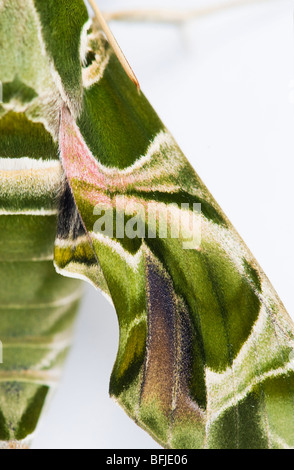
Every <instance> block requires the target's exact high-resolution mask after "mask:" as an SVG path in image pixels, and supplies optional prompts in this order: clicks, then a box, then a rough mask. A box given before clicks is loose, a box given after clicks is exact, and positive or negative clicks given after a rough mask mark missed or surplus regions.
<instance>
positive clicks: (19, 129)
mask: <svg viewBox="0 0 294 470" xmlns="http://www.w3.org/2000/svg"><path fill="white" fill-rule="evenodd" d="M0 135H1V139H0V157H6V158H21V157H30V158H36V159H39V158H43V159H44V160H46V159H47V160H57V159H58V151H57V145H56V143H54V141H53V139H52V136H51V134H49V132H47V131H46V129H45V127H44V126H43V124H41V123H37V122H32V121H30V120H29V119H28V117H27V116H26V115H25V114H24V113H14V112H13V111H11V112H9V113H7V114H5V116H3V117H2V118H1V119H0Z"/></svg>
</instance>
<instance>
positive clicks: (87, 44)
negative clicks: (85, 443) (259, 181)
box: [0, 0, 294, 449]
mask: <svg viewBox="0 0 294 470" xmlns="http://www.w3.org/2000/svg"><path fill="white" fill-rule="evenodd" d="M24 31H25V33H24ZM24 34H25V35H28V37H25V38H24V37H23V35H24ZM2 38H5V44H4V41H3V40H2ZM6 38H7V41H6ZM16 38H17V40H16ZM24 39H25V40H24ZM0 41H1V50H2V51H4V52H3V54H2V53H1V58H0V79H1V81H2V82H3V84H4V103H3V104H2V107H1V109H0V116H1V119H0V128H1V137H2V136H3V138H1V143H0V149H1V154H2V155H0V156H1V157H2V158H1V160H0V177H1V178H2V180H1V189H0V196H1V208H2V205H3V209H2V212H1V213H0V214H1V216H0V224H3V229H2V230H1V242H2V243H1V245H0V247H1V246H2V247H4V246H5V249H4V250H2V251H3V252H4V253H3V254H2V251H1V256H2V257H3V261H2V258H1V261H2V263H1V264H2V266H3V273H4V274H3V276H2V279H5V281H3V283H2V281H1V287H0V289H1V300H2V298H3V299H6V300H5V302H6V303H4V302H3V305H7V306H9V305H10V306H11V305H12V306H14V304H15V302H16V301H17V300H18V301H19V302H21V301H22V305H23V306H24V309H23V311H22V313H20V315H19V316H16V317H15V321H14V320H13V321H12V320H11V318H12V317H11V316H9V321H8V315H9V309H6V310H5V309H4V310H5V312H4V313H3V314H2V312H1V316H0V326H1V339H2V340H3V342H4V346H5V341H6V340H5V338H8V343H9V344H10V342H13V341H15V342H16V343H17V348H16V349H14V350H13V348H11V351H13V353H12V355H11V360H10V361H8V360H7V361H8V362H5V361H4V364H3V366H2V368H1V366H0V371H1V374H2V377H3V387H4V388H3V393H2V394H1V395H0V404H1V407H0V410H1V413H2V415H1V416H0V429H2V437H1V436H0V439H2V440H3V441H7V440H8V441H9V440H11V439H18V440H19V439H22V438H24V437H26V436H27V435H28V434H30V433H31V432H32V431H33V427H34V426H32V425H31V424H30V423H29V420H30V419H31V417H32V416H35V418H36V419H35V420H34V423H35V424H36V421H37V418H38V415H39V412H40V410H41V408H42V404H43V402H44V400H45V395H46V394H47V392H48V388H49V382H50V381H49V379H48V375H47V374H49V375H50V374H51V372H52V370H53V371H54V370H55V362H57V355H56V356H54V355H52V349H51V353H50V354H49V355H47V353H46V354H44V357H46V359H48V357H50V358H52V357H53V356H54V360H52V364H51V363H48V360H47V362H46V360H45V359H44V357H40V356H38V354H37V353H36V354H35V355H34V356H33V357H32V355H31V351H32V350H33V349H34V348H33V347H30V348H28V347H27V346H28V345H27V344H26V343H25V347H24V348H23V349H22V350H21V348H20V344H19V343H20V342H22V341H23V339H25V338H27V341H29V342H30V344H31V346H33V345H35V341H36V339H33V338H35V337H38V338H40V337H42V335H44V336H46V335H47V334H48V331H50V334H51V333H52V332H53V333H54V334H55V333H56V332H57V333H58V334H57V336H58V337H59V334H60V332H61V331H62V333H64V332H65V330H66V329H67V328H65V326H64V325H65V324H67V323H66V322H63V321H61V322H60V323H59V322H57V317H58V314H57V313H56V312H55V313H54V314H53V317H54V321H56V323H54V321H53V317H52V316H50V314H49V313H48V315H47V313H46V314H44V313H40V312H39V311H38V309H36V310H33V312H34V315H32V310H29V311H28V309H27V310H26V306H27V305H29V306H30V307H31V303H32V298H29V295H30V294H29V293H30V292H31V289H32V287H31V286H34V289H33V291H34V292H33V294H31V295H32V296H33V301H34V302H36V303H38V305H39V306H40V305H42V304H44V303H45V302H46V301H47V298H45V299H43V300H42V297H41V292H42V289H41V288H40V287H38V284H37V281H36V280H35V279H34V277H33V276H34V270H33V269H32V267H31V265H29V264H28V263H29V262H30V263H32V261H29V259H27V258H29V256H31V257H32V256H33V257H34V259H35V258H38V257H39V256H42V257H46V258H47V256H48V257H50V256H51V248H52V243H53V238H52V237H53V233H54V231H55V229H56V224H57V237H56V240H55V256H54V263H55V267H56V270H57V272H58V273H60V274H62V275H63V277H61V276H58V275H57V274H54V273H53V271H50V270H52V269H53V268H52V261H50V260H47V261H43V263H44V264H42V269H43V271H44V272H43V274H42V276H43V277H41V276H40V274H38V281H39V282H40V279H43V281H44V282H43V284H42V285H43V286H45V285H46V289H45V293H46V295H49V293H50V299H51V301H52V302H53V303H56V302H57V303H58V302H59V299H66V298H67V296H69V297H70V295H71V293H72V292H77V291H78V292H79V290H78V289H79V288H77V283H78V282H79V281H77V280H69V279H66V278H65V277H64V276H66V275H67V276H69V277H74V278H80V279H87V280H88V281H90V282H91V283H92V284H94V285H95V286H96V287H97V288H99V289H100V290H101V291H102V292H103V293H104V294H105V295H107V296H108V297H109V298H110V299H111V301H112V302H113V304H114V307H115V309H116V312H117V315H118V320H119V326H120V343H119V349H118V355H117V359H116V363H115V365H114V369H113V373H112V377H111V383H110V393H111V395H112V396H113V398H114V399H116V400H117V401H118V402H119V403H120V405H121V406H122V407H123V408H124V409H125V410H126V412H127V413H128V414H129V415H130V416H131V417H132V418H133V419H134V420H135V422H136V423H138V424H139V425H140V426H142V427H143V428H144V429H146V430H147V431H148V432H149V433H150V434H151V435H152V436H153V437H154V438H155V439H156V440H157V441H158V442H159V443H160V444H161V445H163V446H164V447H167V448H208V449H214V448H218V449H238V448H240V449H241V448H243V449H251V448H260V449H261V448H294V423H293V418H292V417H293V412H294V375H293V370H294V354H293V345H294V329H293V324H292V321H291V319H290V318H289V316H288V314H287V313H286V311H285V309H284V307H283V305H282V304H281V302H280V300H279V298H278V296H277V294H276V293H275V291H274V290H273V288H272V286H271V285H270V283H269V281H268V279H267V278H266V276H265V275H264V273H263V271H262V270H261V269H260V267H259V266H258V264H257V263H256V261H255V259H254V258H253V256H252V255H251V253H250V252H249V251H248V249H247V247H246V246H245V245H244V243H243V241H242V240H241V239H240V237H239V235H238V234H237V233H236V231H235V230H234V228H233V227H232V225H231V224H230V222H229V221H228V220H227V218H226V216H225V215H224V214H223V212H222V211H221V209H220V208H219V206H218V205H217V203H216V202H215V201H214V199H213V197H212V196H211V195H210V193H209V192H208V190H207V189H206V187H205V186H204V184H203V183H202V181H201V180H200V179H199V177H198V176H197V175H196V173H195V171H194V170H193V169H192V168H191V166H190V164H189V163H188V162H187V160H186V159H185V157H184V156H183V154H182V153H181V151H180V149H179V148H178V146H177V144H176V142H175V141H174V139H173V138H172V137H171V135H170V134H169V132H168V131H167V130H166V128H165V127H164V126H163V124H162V123H161V121H160V119H159V118H158V116H157V115H156V113H155V112H154V110H153V108H152V107H151V106H150V104H149V103H148V101H147V99H146V98H145V97H144V95H143V94H140V95H139V94H138V92H137V89H136V87H135V86H134V85H133V84H132V83H131V82H130V81H129V79H128V77H127V76H126V75H125V73H124V71H123V70H122V67H121V65H120V64H119V62H118V60H117V59H116V57H115V56H114V54H113V53H112V50H111V49H110V47H109V45H108V43H107V41H106V40H105V38H104V35H103V34H102V32H101V31H100V30H99V26H98V25H97V24H96V23H95V22H94V23H93V24H91V23H90V22H89V21H88V17H87V13H86V9H85V5H84V2H82V1H81V0H74V1H69V0H58V1H56V0H55V1H53V0H52V1H49V2H45V3H44V2H42V1H41V0H40V1H39V0H28V2H27V4H26V7H23V3H22V2H21V1H20V0H13V1H11V0H2V1H0ZM28 45H30V46H28ZM35 63H36V66H34V67H32V64H35ZM1 146H2V148H1ZM20 149H22V150H21V154H20ZM58 150H59V152H60V157H61V164H62V167H61V166H59V164H58V162H57V160H56V158H57V155H58ZM45 153H46V154H45ZM20 157H22V158H20ZM12 160H13V161H15V160H16V161H17V164H15V162H14V166H13V162H12ZM44 160H50V161H49V162H48V161H47V162H44ZM32 161H33V163H32ZM28 165H30V166H28ZM12 170H13V172H12ZM16 170H17V171H16ZM20 171H21V172H24V173H22V174H21V179H20V180H19V179H18V178H19V172H20ZM9 172H10V173H9ZM38 172H39V173H40V175H39V173H38ZM49 172H53V173H52V174H51V176H49ZM54 172H55V173H54ZM63 173H64V174H63ZM53 174H55V178H54V177H53V176H52V175H53ZM41 175H42V177H44V180H45V181H46V182H47V184H41V183H40V181H41V180H40V176H41ZM46 175H47V176H46ZM9 178H10V179H9ZM46 178H47V179H46ZM2 181H4V183H3V184H2ZM19 181H21V184H20V183H19ZM54 181H55V183H56V184H53V183H54ZM2 188H3V189H2ZM5 188H6V189H5ZM57 201H58V209H57ZM199 205H201V212H199V210H195V207H196V208H199ZM7 211H8V212H7ZM13 211H14V213H13V214H11V213H10V212H13ZM48 211H49V212H50V213H49V212H48ZM13 217H14V218H13ZM56 218H58V222H57V220H56ZM10 220H11V224H12V225H11V228H10V225H9V223H10ZM162 220H167V221H168V224H167V227H166V234H162V226H161V225H160V221H162ZM179 220H180V221H181V230H179V231H178V223H179ZM22 221H25V222H26V224H27V225H26V224H24V225H23V226H24V227H25V229H24V232H23V233H21V234H20V233H19V232H16V231H15V225H13V224H19V223H22ZM50 221H51V231H50V234H51V235H50V237H51V238H50V237H49V238H50V240H49V239H48V240H47V239H46V237H45V235H43V232H42V233H41V230H44V233H45V234H46V236H47V237H48V234H49V230H47V229H46V227H45V226H46V224H47V223H48V224H49V222H50ZM150 221H151V225H152V230H151V232H149V228H150ZM35 224H37V225H35ZM106 225H109V226H110V227H111V228H112V229H113V234H112V236H111V235H110V234H109V232H107V233H106V231H105V227H106ZM122 227H123V232H122V231H121V228H122ZM1 228H2V227H1ZM10 233H12V234H14V236H15V237H17V236H16V235H15V233H18V234H19V237H18V238H17V240H16V241H15V242H14V241H13V240H14V238H13V236H12V235H11V236H10ZM129 233H131V234H132V236H129V235H128V234H129ZM26 234H28V237H27V239H26V237H25V235H26ZM200 235H201V239H200ZM34 237H35V238H34ZM34 240H36V241H35V243H34ZM46 240H47V241H46ZM10 244H11V246H12V249H11V251H9V250H7V246H8V247H9V246H10ZM16 247H17V248H16ZM39 252H40V253H39ZM6 256H7V258H5V257H6ZM20 258H21V260H22V261H21V267H22V268H21V269H20V268H19V267H18V266H17V265H16V264H14V263H19V259H20ZM36 263H37V262H36V261H35V260H34V265H33V266H34V267H35V266H36V267H38V268H40V269H41V263H37V264H36ZM45 263H47V264H46V267H48V270H49V271H50V272H52V276H53V277H54V282H55V280H56V286H55V284H54V282H53V281H52V280H51V278H50V274H49V271H48V274H45V268H44V266H45ZM6 273H8V275H7V274H6ZM16 273H17V275H16ZM9 275H10V278H9ZM7 276H8V277H7ZM78 285H79V284H78ZM16 286H21V288H20V287H18V288H17V287H16ZM16 292H18V294H17V295H18V297H19V298H18V299H17V296H16ZM70 292H71V293H70ZM46 295H45V297H46ZM72 300H73V299H72ZM77 301H78V300H77V298H76V299H75V300H74V301H73V302H77ZM1 304H2V303H1ZM74 305H76V304H75V303H74ZM54 307H56V305H54ZM1 308H2V307H1ZM64 308H65V305H64ZM67 308H68V310H67V314H66V315H65V314H61V313H60V317H58V318H61V317H62V318H63V319H65V318H67V319H68V318H69V317H71V316H73V312H74V307H73V305H70V303H67ZM37 311H38V313H37ZM46 312H49V310H47V309H46ZM35 314H36V315H35ZM5 315H6V317H5ZM38 315H39V318H42V321H41V320H40V321H37V320H36V319H37V317H38ZM5 318H7V321H6V320H5ZM25 318H26V319H27V318H29V319H32V325H31V326H30V323H27V321H26V320H25ZM33 319H34V320H33ZM50 322H51V323H50ZM53 323H54V325H55V326H54V327H53ZM48 324H50V327H49V326H48ZM24 325H26V328H27V330H26V329H25V326H24ZM36 325H38V329H35V326H36ZM41 325H42V326H41ZM57 325H58V326H57ZM61 325H62V326H61ZM67 326H68V324H67ZM5 328H6V329H7V333H6V334H5V335H4V334H3V338H2V330H3V332H4V331H6V330H5ZM26 332H27V333H26ZM45 332H46V334H45ZM26 334H27V337H26ZM9 335H10V336H9ZM53 336H54V335H53ZM11 337H12V338H13V341H12V340H10V339H9V338H11ZM18 337H20V338H21V341H20V340H19V339H18ZM15 338H16V339H15ZM54 338H55V340H56V337H54ZM47 339H48V338H47V336H46V341H47ZM9 341H10V342H9ZM47 342H48V341H47ZM61 343H62V341H61ZM61 343H58V344H61ZM22 344H23V342H22ZM62 344H64V343H62ZM42 346H43V349H42V351H43V352H44V345H43V344H42ZM54 348H55V349H54V350H56V345H55V346H54ZM27 351H29V353H28V352H27ZM4 354H5V350H4ZM7 357H8V356H7ZM55 359H56V361H55ZM49 362H50V361H49ZM8 364H10V366H9V369H7V370H6V369H5V368H6V367H8ZM15 364H17V366H16V365H15ZM40 364H41V366H40ZM32 370H33V371H34V373H35V374H44V373H45V372H44V371H46V374H45V375H46V377H45V379H44V380H41V378H40V376H39V377H38V379H37V380H35V382H33V381H32V379H31V376H29V379H27V378H26V379H24V376H25V377H27V376H28V375H29V374H31V373H32ZM35 371H37V372H35ZM5 374H6V375H5ZM15 374H16V375H15ZM20 374H22V375H21V377H19V375H20ZM26 380H27V382H26ZM36 381H37V385H36ZM23 384H25V385H23ZM21 387H25V388H24V389H22V388H21ZM30 387H37V388H30ZM44 387H45V388H44ZM11 391H12V393H11ZM15 396H17V397H20V398H19V403H18V401H17V400H16V399H15ZM32 397H34V398H32ZM12 403H13V405H12ZM11 410H14V411H13V414H14V418H13V419H12V418H11V413H12V411H11ZM17 410H18V411H17ZM15 423H16V424H15ZM23 423H25V424H23ZM16 427H17V429H21V430H22V431H15V430H14V429H15V428H16Z"/></svg>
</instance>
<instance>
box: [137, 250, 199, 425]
mask: <svg viewBox="0 0 294 470" xmlns="http://www.w3.org/2000/svg"><path fill="white" fill-rule="evenodd" d="M146 280H147V283H146V284H147V311H148V338H147V357H146V362H145V369H144V377H143V384H142V394H141V403H143V402H144V403H148V402H150V403H151V402H153V401H154V400H155V401H156V402H157V403H158V404H159V405H160V408H161V410H162V412H163V413H164V414H165V416H166V417H167V418H170V420H171V425H172V424H176V423H175V422H176V421H178V420H181V419H188V420H191V419H192V420H197V421H198V422H199V419H200V420H202V419H203V412H202V410H201V409H200V408H199V406H198V405H197V403H195V401H193V400H192V399H191V397H190V391H189V383H190V378H191V371H192V354H193V330H192V324H191V320H190V318H189V313H188V311H187V309H186V307H185V304H184V302H183V301H181V300H180V299H178V298H177V296H176V294H175V291H174V286H173V282H172V279H171V278H170V276H169V275H168V273H167V272H166V270H165V269H164V267H163V266H162V265H161V263H160V262H159V261H157V260H156V258H153V257H151V255H147V256H146Z"/></svg>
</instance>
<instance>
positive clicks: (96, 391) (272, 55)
mask: <svg viewBox="0 0 294 470" xmlns="http://www.w3.org/2000/svg"><path fill="white" fill-rule="evenodd" d="M217 1H218V2H219V3H220V2H221V1H222V0H203V1H199V0H144V1H143V0H133V1H131V0H107V1H106V0H100V2H99V6H100V7H101V8H102V9H104V10H113V9H116V8H118V9H122V8H127V7H137V8H143V7H144V6H145V7H149V8H150V7H164V8H171V7H179V8H188V7H194V8H195V7H197V6H199V5H207V4H208V3H215V2H217ZM293 11H294V4H293V1H292V0H278V1H271V0H268V1H265V2H263V3H262V4H260V5H255V6H254V5H250V6H249V7H245V8H239V9H234V10H232V11H227V12H226V13H224V14H221V15H220V14H219V15H217V16H214V17H210V18H207V19H202V20H198V21H194V22H193V23H191V24H189V25H186V26H185V27H182V28H179V27H175V26H170V25H165V26H164V25H152V24H148V25H147V24H137V25H134V24H129V23H125V24H118V23H112V25H111V27H112V29H113V31H114V33H115V35H116V37H117V39H118V40H119V43H120V44H121V46H122V49H123V50H124V52H125V54H126V56H127V58H128V59H129V61H130V63H131V64H132V66H133V68H134V70H135V71H136V73H137V75H138V78H139V81H140V83H141V87H142V89H143V91H144V92H145V94H146V95H147V97H148V98H149V99H150V101H151V103H152V104H153V106H154V107H155V109H156V110H157V111H158V113H159V115H160V117H161V118H162V119H163V121H164V122H165V124H166V125H167V126H168V128H169V129H170V130H171V132H172V133H173V134H174V136H175V138H176V139H177V141H178V143H179V144H180V146H181V147H182V149H183V151H184V152H185V154H186V155H187V157H188V158H189V160H190V161H191V162H192V163H193V165H194V167H195V168H196V170H197V172H198V173H199V175H200V176H201V178H202V179H203V180H204V182H205V183H206V185H207V186H208V188H209V189H210V191H211V192H212V194H213V195H214V197H215V198H216V200H217V201H218V202H219V203H220V205H221V206H222V208H223V209H224V211H225V212H226V214H227V215H228V216H229V218H230V219H231V221H232V222H233V224H234V225H235V227H236V228H237V230H238V231H239V232H240V234H241V235H242V237H243V238H244V239H245V241H246V243H247V244H248V246H249V248H250V249H251V250H252V252H253V253H254V254H255V256H256V258H257V260H258V261H259V263H260V264H261V266H262V267H263V269H264V270H265V272H266V273H267V275H268V276H269V278H270V279H271V281H272V283H273V285H274V287H275V288H276V289H277V291H278V293H279V295H280V297H281V299H282V301H283V302H284V303H285V305H286V308H287V309H288V311H289V313H290V314H291V315H292V316H293V314H294V272H293V266H294V250H293V240H294V218H293V201H294V184H293V178H294V163H293V162H294V34H293ZM117 344H118V326H117V320H116V315H115V312H114V311H113V308H112V307H111V306H110V305H108V303H107V301H106V300H104V298H103V297H102V296H101V295H99V294H98V293H97V292H95V291H94V290H93V289H91V288H87V295H86V297H85V300H84V302H83V308H82V312H81V315H80V317H79V319H78V322H77V327H76V335H75V345H74V347H73V349H72V352H71V354H70V356H69V359H68V362H67V366H66V369H65V373H64V377H63V380H62V383H61V384H60V387H59V389H58V391H57V393H56V395H55V397H54V399H53V401H52V403H51V406H50V407H49V410H48V413H47V414H46V416H45V417H44V419H43V421H42V423H41V425H40V429H39V435H38V437H37V438H36V439H35V442H34V449H62V448H66V449H75V448H82V449H95V448H104V449H115V448H129V449H132V448H149V449H151V448H158V446H157V444H156V443H155V442H154V441H153V440H152V439H151V438H150V437H149V436H148V435H147V434H146V433H145V432H144V431H142V430H141V429H140V428H138V427H137V426H136V425H135V424H133V422H132V421H131V420H130V419H129V418H128V417H127V416H126V415H125V414H124V412H123V411H121V410H120V408H119V407H118V406H117V405H116V404H115V403H113V402H112V401H111V400H110V399H109V398H108V383H109V377H110V374H111V369H112V366H113V363H114V360H115V356H116V350H117Z"/></svg>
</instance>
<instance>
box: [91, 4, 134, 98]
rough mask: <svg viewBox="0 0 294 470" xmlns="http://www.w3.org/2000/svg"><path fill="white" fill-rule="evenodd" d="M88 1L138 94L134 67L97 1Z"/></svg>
mask: <svg viewBox="0 0 294 470" xmlns="http://www.w3.org/2000/svg"><path fill="white" fill-rule="evenodd" d="M88 1H89V4H90V5H91V7H92V9H93V11H94V13H95V17H96V19H97V21H98V23H99V24H100V26H101V29H102V31H103V32H104V34H105V36H106V37H107V39H108V41H109V44H110V45H111V47H112V49H113V51H114V53H115V55H116V56H117V58H118V60H119V61H120V63H121V65H122V67H123V69H124V70H125V72H126V74H127V75H128V77H129V78H130V80H131V81H132V82H133V83H134V84H135V85H136V87H137V90H138V92H140V84H139V81H138V79H137V77H136V75H135V73H134V71H133V69H132V67H131V66H130V64H129V62H128V61H127V59H126V57H125V55H124V53H123V52H122V50H121V48H120V46H119V45H118V42H117V40H116V39H115V37H114V35H113V33H112V31H111V29H110V28H109V26H108V24H107V22H106V20H105V18H104V16H103V15H102V13H101V11H100V9H99V8H98V6H97V5H96V2H95V0H88Z"/></svg>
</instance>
